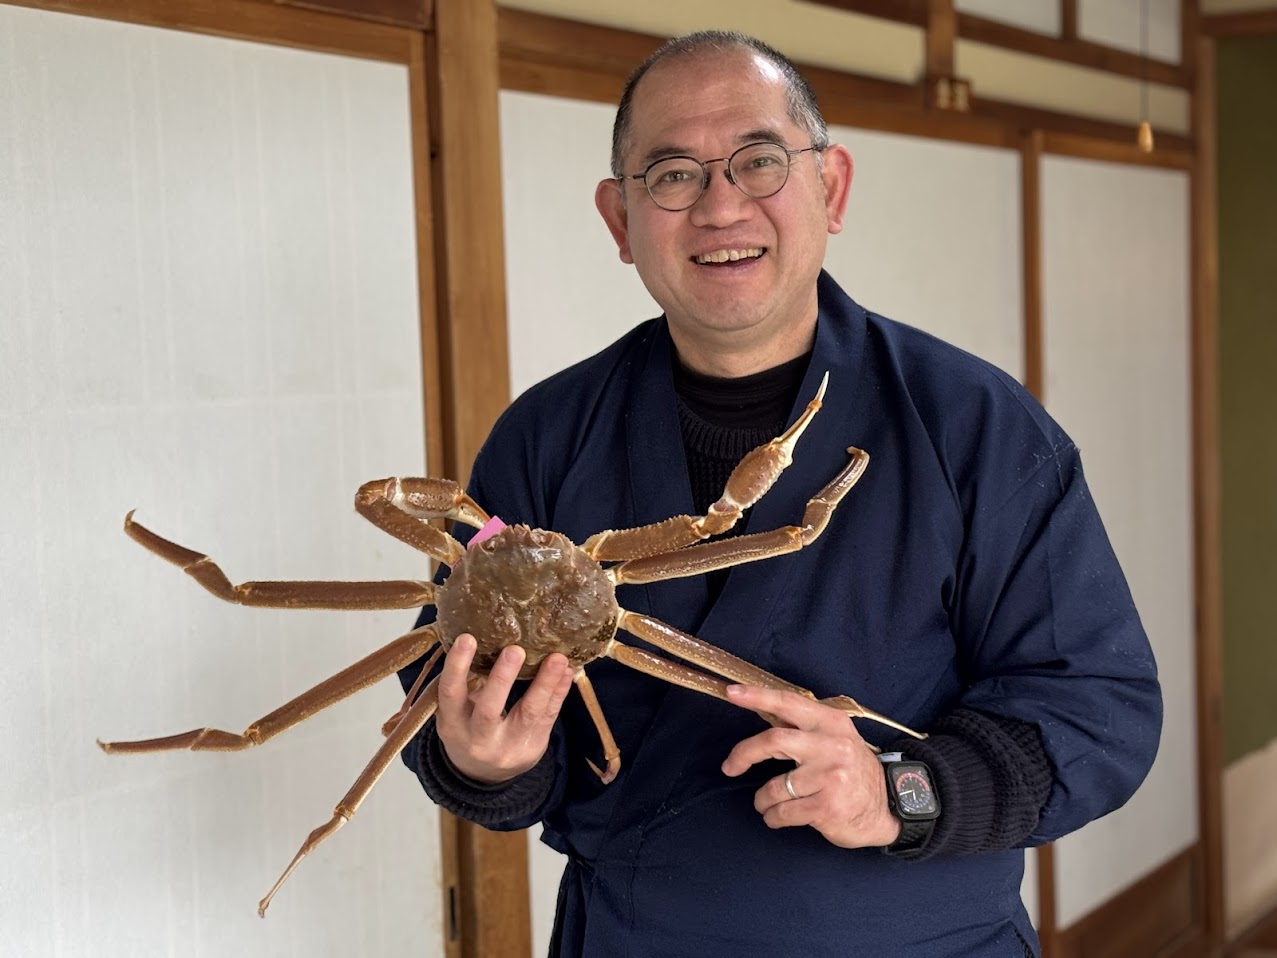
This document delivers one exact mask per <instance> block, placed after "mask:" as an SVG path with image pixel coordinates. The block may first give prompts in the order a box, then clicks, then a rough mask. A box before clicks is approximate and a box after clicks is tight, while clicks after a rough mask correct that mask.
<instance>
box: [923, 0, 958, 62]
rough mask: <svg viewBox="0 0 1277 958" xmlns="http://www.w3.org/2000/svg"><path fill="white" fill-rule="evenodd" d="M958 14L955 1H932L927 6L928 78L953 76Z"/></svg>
mask: <svg viewBox="0 0 1277 958" xmlns="http://www.w3.org/2000/svg"><path fill="white" fill-rule="evenodd" d="M957 32H958V14H957V12H956V11H955V10H954V9H953V0H930V2H929V3H928V4H927V44H926V45H927V76H928V77H951V76H953V45H954V41H955V40H956V39H957Z"/></svg>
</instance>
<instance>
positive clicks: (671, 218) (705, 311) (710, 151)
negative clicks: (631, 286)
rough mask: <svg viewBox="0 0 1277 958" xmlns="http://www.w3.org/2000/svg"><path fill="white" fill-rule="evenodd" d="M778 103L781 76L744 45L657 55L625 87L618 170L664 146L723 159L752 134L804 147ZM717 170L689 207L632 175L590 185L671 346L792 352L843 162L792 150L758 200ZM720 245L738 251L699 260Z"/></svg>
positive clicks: (847, 165) (843, 180)
mask: <svg viewBox="0 0 1277 958" xmlns="http://www.w3.org/2000/svg"><path fill="white" fill-rule="evenodd" d="M785 99H786V86H785V81H784V77H783V76H782V75H781V74H780V73H779V71H777V70H776V69H775V67H773V66H772V65H771V64H770V63H769V62H768V61H766V60H765V59H762V58H760V57H757V56H755V55H753V54H752V53H748V52H745V51H730V52H727V53H715V54H706V55H702V56H692V57H687V58H678V59H674V60H669V61H665V62H663V63H660V64H658V65H657V66H656V67H654V68H652V70H651V71H650V72H649V73H648V74H647V75H646V76H644V77H643V79H642V80H641V81H640V82H639V86H638V88H637V90H636V91H635V96H634V101H633V112H632V115H631V125H630V136H629V142H628V145H627V147H626V149H625V153H624V155H623V156H622V171H623V172H624V173H627V174H629V173H639V172H642V171H643V170H644V169H645V168H646V167H647V166H648V164H650V163H651V162H652V161H653V160H654V159H658V158H660V157H662V156H667V155H670V154H671V153H681V154H685V155H687V156H692V157H695V158H697V159H699V160H702V161H704V160H709V159H713V158H716V157H725V156H730V155H731V154H732V153H733V152H734V151H735V150H737V149H739V148H740V147H741V146H743V145H745V144H746V143H751V142H756V141H759V140H768V139H775V140H778V141H779V142H780V143H782V144H783V145H784V146H785V147H787V148H788V149H802V148H804V147H808V146H811V141H810V137H809V135H808V133H807V131H806V130H805V129H804V128H803V127H801V126H799V125H798V124H797V123H795V122H794V121H793V120H792V119H790V118H789V116H788V114H787V113H786V109H785ZM725 167H726V164H725V163H714V164H711V165H710V183H709V186H708V187H707V188H706V189H705V192H704V193H703V194H702V195H701V197H700V199H699V200H698V201H697V202H696V204H695V205H693V206H692V207H691V208H689V209H686V210H682V211H680V212H676V213H672V212H669V211H667V210H664V209H661V208H660V207H659V206H657V205H656V204H655V203H654V202H653V201H652V198H651V197H650V196H649V195H648V193H647V190H646V189H645V188H644V186H643V183H642V181H641V180H626V181H625V182H624V183H623V184H618V183H617V182H616V181H615V180H604V181H603V182H602V183H600V184H599V187H598V190H597V192H596V201H597V204H598V207H599V211H600V212H601V213H602V214H603V217H604V219H605V220H606V221H607V224H608V227H609V229H610V230H611V231H612V235H613V237H614V238H615V239H616V242H617V246H618V248H619V251H620V256H621V259H622V260H623V261H624V262H626V263H633V264H634V266H635V267H636V268H637V269H638V272H639V276H640V277H641V278H642V280H643V283H644V285H646V287H647V289H648V292H650V293H651V294H652V297H653V298H654V299H655V300H656V301H657V302H658V303H659V304H660V305H661V307H662V308H663V309H664V310H665V312H666V314H667V316H668V317H669V321H670V324H671V329H672V332H673V333H674V335H675V339H676V342H678V343H679V348H680V350H681V351H684V352H686V351H687V346H688V345H689V344H690V345H691V346H692V352H693V353H694V354H698V355H700V356H704V355H706V354H709V355H712V354H714V353H715V352H717V351H722V350H727V351H732V350H736V349H739V348H742V347H744V348H745V349H751V348H755V349H756V348H764V347H770V346H771V345H773V344H774V345H775V348H777V349H783V348H785V347H784V346H783V345H781V344H784V343H788V342H790V341H792V340H795V339H797V338H801V339H803V344H802V345H801V347H800V348H799V352H801V350H802V349H805V348H806V343H808V342H810V335H811V329H812V328H814V323H815V318H816V277H817V275H818V274H819V272H820V268H821V264H822V263H823V261H824V257H825V243H826V239H827V237H828V234H830V233H836V232H838V231H839V230H841V228H842V216H843V210H844V208H845V207H846V200H847V189H848V186H849V184H850V180H851V158H850V156H849V155H848V154H847V152H846V150H844V149H843V148H842V147H831V148H829V149H828V150H827V151H826V153H825V157H824V163H823V173H822V169H821V167H822V164H820V163H819V162H818V160H817V158H816V156H815V154H813V153H801V154H799V155H798V156H796V157H794V158H793V162H792V166H791V167H790V173H789V180H788V182H787V183H786V184H785V186H784V188H783V189H782V190H781V191H780V192H779V193H776V194H775V195H774V196H770V197H766V198H764V199H751V198H750V197H748V196H746V195H745V194H744V193H742V192H741V191H740V190H739V189H737V188H736V187H735V186H734V185H732V184H731V183H729V182H728V181H727V178H726V176H725V172H724V171H725ZM758 251H761V255H757V254H758ZM724 252H727V253H739V254H741V258H739V259H736V260H731V259H729V260H728V261H727V262H723V263H720V262H713V261H710V260H713V259H721V258H722V254H723V253H724ZM715 254H718V255H717V256H715ZM795 355H797V353H795ZM788 358H791V357H789V356H778V357H777V358H776V361H777V362H780V361H784V360H785V359H788ZM699 365H701V366H702V367H704V365H705V364H704V363H700V364H699Z"/></svg>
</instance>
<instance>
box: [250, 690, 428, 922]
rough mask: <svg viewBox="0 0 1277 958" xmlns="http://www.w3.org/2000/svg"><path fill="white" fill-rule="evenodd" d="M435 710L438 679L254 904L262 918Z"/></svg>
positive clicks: (352, 814) (348, 819)
mask: <svg viewBox="0 0 1277 958" xmlns="http://www.w3.org/2000/svg"><path fill="white" fill-rule="evenodd" d="M438 707H439V677H438V676H436V677H435V678H433V679H431V680H430V684H429V685H427V686H426V687H425V689H424V690H423V691H422V693H421V696H420V698H418V699H417V701H416V702H414V703H413V704H412V707H411V708H410V709H409V710H408V713H407V714H406V715H405V716H404V717H403V721H402V722H400V723H399V724H398V725H397V726H396V727H395V729H394V731H392V732H391V733H390V734H389V735H388V736H387V737H386V740H385V741H384V742H383V743H382V744H381V747H380V748H379V749H377V753H376V754H375V755H373V757H372V760H371V761H370V762H369V763H368V764H367V765H366V766H365V767H364V770H363V771H362V772H361V773H360V774H359V777H358V778H357V779H355V784H353V785H352V786H350V790H349V791H348V792H346V794H345V795H343V796H342V798H341V801H339V802H338V803H337V807H336V808H335V809H333V817H332V818H331V819H329V820H328V822H327V823H325V824H323V825H320V826H319V827H318V828H316V829H315V830H314V831H312V832H311V833H310V834H309V835H308V836H306V841H304V842H303V843H302V847H301V848H300V849H298V851H297V854H296V855H294V856H293V860H292V861H291V862H289V863H288V867H287V868H285V869H284V873H283V874H282V875H280V876H279V880H278V881H276V882H275V884H274V885H273V886H271V890H270V891H269V892H267V893H266V897H265V898H263V899H262V900H261V901H260V902H259V903H258V905H257V913H258V914H259V915H261V916H262V917H263V918H265V917H266V909H267V908H269V907H270V903H271V899H272V898H274V897H275V893H276V892H278V891H279V889H280V887H281V886H282V885H283V884H284V882H286V881H287V880H288V876H289V875H291V874H292V873H293V871H294V870H295V869H296V868H297V866H298V865H299V864H301V860H302V859H303V858H305V857H306V856H307V855H308V854H309V853H310V852H311V851H312V850H314V848H315V846H317V845H318V844H319V843H320V842H322V841H324V839H326V838H328V837H329V836H330V835H332V834H333V833H334V832H336V831H337V830H338V829H339V828H341V826H343V825H345V824H346V823H347V822H348V821H350V820H351V818H353V817H354V815H355V812H356V811H357V810H358V808H359V806H360V804H361V803H362V802H363V800H364V799H365V798H367V797H368V793H369V792H371V791H372V789H373V786H374V785H376V784H377V780H378V779H380V778H381V776H382V775H383V774H385V771H386V769H387V768H389V767H390V765H391V763H392V762H394V761H395V759H397V758H398V757H399V753H400V752H402V751H403V750H404V747H405V746H406V745H407V744H408V743H409V742H410V741H411V740H412V738H413V736H415V735H416V734H417V733H418V732H419V731H421V727H422V726H423V725H425V724H426V722H427V721H429V719H430V716H432V715H434V714H435V709H436V708H438Z"/></svg>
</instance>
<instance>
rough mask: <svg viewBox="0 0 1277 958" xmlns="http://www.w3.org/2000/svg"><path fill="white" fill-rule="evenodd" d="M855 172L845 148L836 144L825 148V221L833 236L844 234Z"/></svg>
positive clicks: (822, 176) (823, 175) (822, 174)
mask: <svg viewBox="0 0 1277 958" xmlns="http://www.w3.org/2000/svg"><path fill="white" fill-rule="evenodd" d="M853 172H855V164H854V163H853V162H852V159H851V153H850V152H848V150H847V148H846V147H845V146H842V145H840V144H837V143H835V144H833V145H832V146H828V147H826V148H825V152H824V157H823V166H822V168H821V178H822V179H823V180H824V184H825V219H826V222H827V225H828V229H829V232H830V233H831V234H832V233H841V232H842V222H843V217H844V215H845V214H846V212H847V197H848V196H850V195H851V176H852V173H853Z"/></svg>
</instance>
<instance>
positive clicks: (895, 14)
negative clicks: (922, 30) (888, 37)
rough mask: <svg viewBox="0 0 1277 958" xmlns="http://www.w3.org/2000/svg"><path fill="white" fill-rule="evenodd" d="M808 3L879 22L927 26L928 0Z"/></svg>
mask: <svg viewBox="0 0 1277 958" xmlns="http://www.w3.org/2000/svg"><path fill="white" fill-rule="evenodd" d="M810 2H812V3H819V4H821V5H822V6H826V7H834V8H835V9H837V10H846V11H847V12H848V13H862V14H864V15H865V16H868V17H878V18H879V19H881V20H894V21H896V22H897V23H908V24H912V25H913V26H915V27H925V26H926V25H927V4H928V2H929V0H810Z"/></svg>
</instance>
